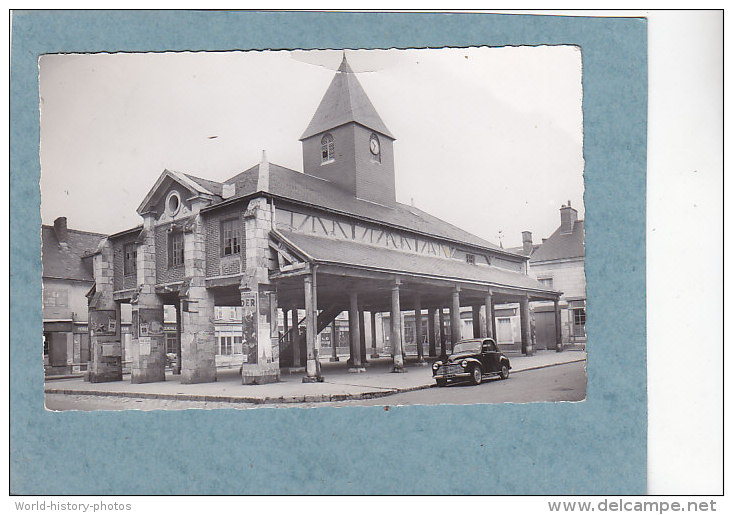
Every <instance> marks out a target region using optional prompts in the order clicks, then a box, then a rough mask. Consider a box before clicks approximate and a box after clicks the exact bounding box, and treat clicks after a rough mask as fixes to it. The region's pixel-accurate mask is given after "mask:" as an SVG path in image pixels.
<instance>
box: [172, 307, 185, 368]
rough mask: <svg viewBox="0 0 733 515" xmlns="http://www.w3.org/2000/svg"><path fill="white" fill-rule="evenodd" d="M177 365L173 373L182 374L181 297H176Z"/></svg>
mask: <svg viewBox="0 0 733 515" xmlns="http://www.w3.org/2000/svg"><path fill="white" fill-rule="evenodd" d="M174 306H175V308H176V366H175V367H173V374H175V375H181V331H182V330H183V314H182V313H181V299H176V303H175V304H174Z"/></svg>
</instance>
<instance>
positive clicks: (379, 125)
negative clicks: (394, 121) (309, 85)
mask: <svg viewBox="0 0 733 515" xmlns="http://www.w3.org/2000/svg"><path fill="white" fill-rule="evenodd" d="M349 122H356V123H359V124H361V125H364V126H365V127H369V128H370V129H372V130H375V131H377V132H380V133H382V134H384V135H385V136H387V137H389V138H392V139H394V136H393V135H392V133H391V132H389V129H388V128H387V126H386V125H385V124H384V122H383V121H382V119H381V118H380V117H379V114H378V113H377V110H376V109H374V106H373V105H372V102H371V101H370V100H369V97H367V95H366V93H365V92H364V88H362V87H361V84H360V83H359V81H358V80H357V78H356V74H355V73H354V71H353V70H352V69H351V66H349V63H348V62H347V61H346V54H344V59H343V61H341V66H340V67H339V69H338V72H337V73H336V75H335V76H334V78H333V80H332V81H331V85H330V86H329V87H328V89H327V90H326V93H325V94H324V95H323V99H321V103H320V104H319V105H318V108H317V109H316V112H315V114H314V115H313V118H312V119H311V122H310V123H309V124H308V127H307V128H306V129H305V132H304V133H303V135H302V136H301V137H300V139H301V140H304V139H306V138H309V137H311V136H313V135H315V134H319V133H321V132H325V131H327V130H330V129H333V128H334V127H338V126H339V125H343V124H345V123H349Z"/></svg>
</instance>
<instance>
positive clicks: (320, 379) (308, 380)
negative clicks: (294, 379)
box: [303, 376, 323, 383]
mask: <svg viewBox="0 0 733 515" xmlns="http://www.w3.org/2000/svg"><path fill="white" fill-rule="evenodd" d="M303 382H304V383H322V382H323V376H321V377H318V376H315V377H311V376H304V377H303Z"/></svg>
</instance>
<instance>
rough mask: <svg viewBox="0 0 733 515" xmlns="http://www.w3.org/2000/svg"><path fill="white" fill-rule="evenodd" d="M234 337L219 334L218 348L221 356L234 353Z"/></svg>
mask: <svg viewBox="0 0 733 515" xmlns="http://www.w3.org/2000/svg"><path fill="white" fill-rule="evenodd" d="M232 343H233V337H231V336H219V348H218V349H217V350H218V352H217V354H219V355H220V356H230V355H231V354H232Z"/></svg>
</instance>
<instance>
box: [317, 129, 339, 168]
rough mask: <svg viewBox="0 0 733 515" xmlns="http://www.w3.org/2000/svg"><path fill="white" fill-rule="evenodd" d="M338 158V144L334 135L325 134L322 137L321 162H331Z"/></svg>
mask: <svg viewBox="0 0 733 515" xmlns="http://www.w3.org/2000/svg"><path fill="white" fill-rule="evenodd" d="M334 159H336V144H335V143H334V141H333V136H331V135H330V134H324V136H323V138H321V163H329V162H331V161H333V160H334Z"/></svg>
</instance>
